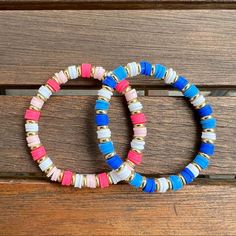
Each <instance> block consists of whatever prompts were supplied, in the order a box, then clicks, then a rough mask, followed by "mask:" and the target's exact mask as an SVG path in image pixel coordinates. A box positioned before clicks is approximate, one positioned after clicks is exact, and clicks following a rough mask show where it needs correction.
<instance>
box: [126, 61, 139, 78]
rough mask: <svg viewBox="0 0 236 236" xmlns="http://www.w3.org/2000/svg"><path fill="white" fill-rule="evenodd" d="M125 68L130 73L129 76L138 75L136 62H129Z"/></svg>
mask: <svg viewBox="0 0 236 236" xmlns="http://www.w3.org/2000/svg"><path fill="white" fill-rule="evenodd" d="M127 67H128V69H129V71H130V76H131V77H133V76H136V75H138V74H139V71H138V64H137V63H136V62H131V63H128V64H127Z"/></svg>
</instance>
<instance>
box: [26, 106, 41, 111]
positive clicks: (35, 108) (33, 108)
mask: <svg viewBox="0 0 236 236" xmlns="http://www.w3.org/2000/svg"><path fill="white" fill-rule="evenodd" d="M29 109H31V110H35V111H40V109H39V108H37V107H36V106H33V105H30V106H29Z"/></svg>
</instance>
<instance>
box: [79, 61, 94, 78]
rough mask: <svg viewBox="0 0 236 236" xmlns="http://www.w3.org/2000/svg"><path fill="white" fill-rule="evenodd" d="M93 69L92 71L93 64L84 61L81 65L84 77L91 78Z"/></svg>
mask: <svg viewBox="0 0 236 236" xmlns="http://www.w3.org/2000/svg"><path fill="white" fill-rule="evenodd" d="M91 71H92V65H91V64H86V63H83V64H82V65H81V76H82V78H90V77H91Z"/></svg>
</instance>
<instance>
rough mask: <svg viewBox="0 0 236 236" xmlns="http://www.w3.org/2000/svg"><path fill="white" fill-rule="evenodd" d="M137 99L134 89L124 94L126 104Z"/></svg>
mask: <svg viewBox="0 0 236 236" xmlns="http://www.w3.org/2000/svg"><path fill="white" fill-rule="evenodd" d="M137 97H138V95H137V91H136V90H135V89H132V90H130V91H129V92H127V93H126V94H125V98H126V100H127V101H128V102H129V101H131V100H133V99H135V98H137Z"/></svg>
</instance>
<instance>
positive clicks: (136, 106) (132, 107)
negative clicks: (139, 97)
mask: <svg viewBox="0 0 236 236" xmlns="http://www.w3.org/2000/svg"><path fill="white" fill-rule="evenodd" d="M128 107H129V110H130V112H133V111H139V110H142V109H143V105H142V104H141V103H140V102H134V103H131V104H129V106H128Z"/></svg>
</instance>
